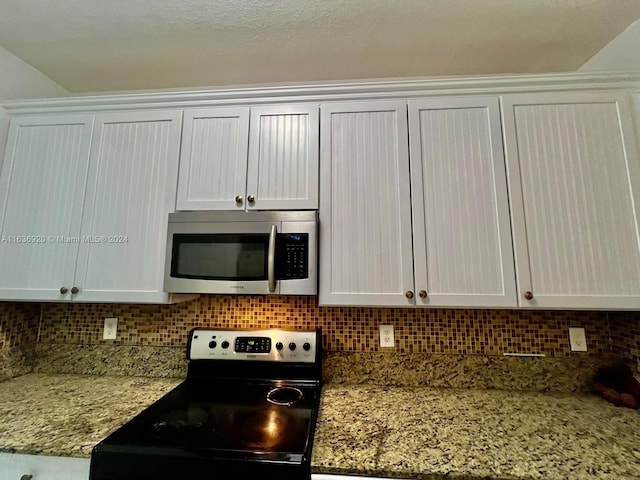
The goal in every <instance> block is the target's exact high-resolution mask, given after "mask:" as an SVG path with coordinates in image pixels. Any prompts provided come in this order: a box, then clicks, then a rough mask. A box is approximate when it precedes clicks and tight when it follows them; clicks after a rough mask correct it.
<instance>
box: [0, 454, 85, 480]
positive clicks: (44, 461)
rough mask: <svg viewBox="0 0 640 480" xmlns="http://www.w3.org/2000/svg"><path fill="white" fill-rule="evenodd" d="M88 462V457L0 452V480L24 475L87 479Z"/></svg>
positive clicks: (54, 479) (55, 479) (41, 479)
mask: <svg viewBox="0 0 640 480" xmlns="http://www.w3.org/2000/svg"><path fill="white" fill-rule="evenodd" d="M90 463H91V462H90V460H89V459H88V458H70V457H51V456H45V455H24V454H19V453H0V480H19V479H21V478H23V476H24V475H31V476H32V477H33V480H88V479H89V466H90Z"/></svg>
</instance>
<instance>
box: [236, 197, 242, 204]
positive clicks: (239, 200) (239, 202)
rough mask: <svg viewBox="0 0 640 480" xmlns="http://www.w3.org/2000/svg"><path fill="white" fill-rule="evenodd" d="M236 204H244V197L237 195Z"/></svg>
mask: <svg viewBox="0 0 640 480" xmlns="http://www.w3.org/2000/svg"><path fill="white" fill-rule="evenodd" d="M236 203H237V204H238V205H240V204H241V203H242V196H240V195H236Z"/></svg>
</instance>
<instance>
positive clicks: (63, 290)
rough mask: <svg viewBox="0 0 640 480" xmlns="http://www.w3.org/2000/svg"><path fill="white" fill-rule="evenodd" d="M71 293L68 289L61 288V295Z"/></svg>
mask: <svg viewBox="0 0 640 480" xmlns="http://www.w3.org/2000/svg"><path fill="white" fill-rule="evenodd" d="M68 291H69V289H68V288H67V287H60V293H61V294H62V295H64V294H65V293H67V292H68Z"/></svg>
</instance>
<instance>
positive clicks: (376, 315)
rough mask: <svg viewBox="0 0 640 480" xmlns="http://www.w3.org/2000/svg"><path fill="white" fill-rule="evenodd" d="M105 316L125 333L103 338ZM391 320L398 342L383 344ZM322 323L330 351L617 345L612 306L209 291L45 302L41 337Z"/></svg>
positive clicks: (133, 336)
mask: <svg viewBox="0 0 640 480" xmlns="http://www.w3.org/2000/svg"><path fill="white" fill-rule="evenodd" d="M104 317H118V338H117V339H116V340H102V330H103V324H104ZM382 324H391V325H393V326H394V329H395V337H396V347H395V348H393V349H381V348H380V347H379V346H378V327H379V325H382ZM201 326H203V327H218V328H294V329H309V328H317V327H320V328H322V331H323V336H324V340H323V343H324V345H323V347H324V349H325V350H327V351H337V352H339V351H346V352H380V351H382V352H384V351H393V352H395V353H434V354H475V355H502V354H503V353H543V354H546V355H547V356H551V357H566V356H571V355H585V354H580V353H572V352H571V351H570V349H569V339H568V328H569V327H584V328H585V329H586V334H587V342H588V348H589V352H588V355H599V354H604V353H609V352H611V350H612V346H611V338H610V337H611V334H610V327H609V319H608V314H607V313H606V312H569V311H518V310H446V309H392V308H360V307H319V306H318V305H317V299H316V298H315V297H297V296H296V297H294V296H292V297H286V296H282V297H264V296H249V297H247V296H213V295H211V296H202V297H200V298H199V299H196V300H193V301H190V302H185V303H181V304H177V305H115V304H44V306H43V316H42V323H41V325H40V332H39V339H38V342H39V343H50V344H52V343H56V344H85V345H86V344H89V345H90V344H110V345H138V346H175V347H182V346H184V345H185V342H186V338H187V334H188V332H189V330H190V329H191V328H193V327H201Z"/></svg>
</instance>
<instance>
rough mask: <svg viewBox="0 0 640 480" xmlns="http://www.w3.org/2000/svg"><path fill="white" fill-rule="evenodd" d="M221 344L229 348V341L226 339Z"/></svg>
mask: <svg viewBox="0 0 640 480" xmlns="http://www.w3.org/2000/svg"><path fill="white" fill-rule="evenodd" d="M220 346H221V347H222V348H229V342H227V341H226V340H225V341H224V342H222V343H221V344H220Z"/></svg>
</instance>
